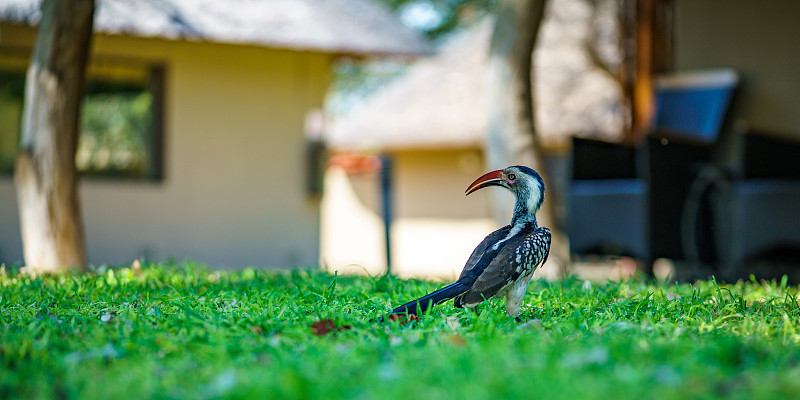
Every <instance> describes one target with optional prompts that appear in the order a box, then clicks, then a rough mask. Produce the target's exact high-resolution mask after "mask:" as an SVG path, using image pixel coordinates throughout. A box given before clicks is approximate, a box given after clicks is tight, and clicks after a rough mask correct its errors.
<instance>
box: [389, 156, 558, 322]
mask: <svg viewBox="0 0 800 400" xmlns="http://www.w3.org/2000/svg"><path fill="white" fill-rule="evenodd" d="M488 186H500V187H504V188H506V189H508V190H509V191H511V193H513V194H514V196H515V197H516V202H515V204H514V216H513V217H512V218H511V224H509V225H506V226H504V227H502V228H500V229H498V230H496V231H494V232H492V233H490V234H489V236H486V238H485V239H483V241H482V242H481V243H480V244H479V245H478V247H476V248H475V250H473V252H472V255H470V256H469V259H468V260H467V264H466V265H464V269H463V270H462V271H461V276H459V278H458V280H457V281H456V282H455V283H453V284H450V285H447V286H445V287H443V288H441V289H439V290H437V291H435V292H433V293H431V294H428V295H426V296H423V297H420V298H419V299H416V300H413V301H410V302H408V303H406V304H403V305H402V306H399V307H397V308H395V309H394V310H392V312H391V314H390V315H392V314H414V315H416V314H417V313H418V312H419V313H422V312H425V310H427V309H428V308H429V307H431V306H433V305H436V304H439V303H442V302H445V301H447V300H449V299H454V303H455V306H456V307H467V308H474V307H475V306H477V305H478V304H480V303H482V302H483V301H484V300H488V299H490V298H492V297H502V296H505V297H506V312H507V313H508V315H509V316H511V317H516V316H517V315H519V308H520V305H521V304H522V298H523V297H524V296H525V291H526V290H527V288H528V283H530V281H531V277H533V272H534V270H535V269H536V267H537V266H540V265H543V264H544V262H545V261H546V260H547V255H548V254H549V252H550V229H548V228H546V227H543V226H542V227H540V226H538V224H537V223H536V212H537V211H539V208H541V206H542V203H543V202H544V182H543V181H542V177H541V176H539V174H538V173H537V172H536V171H534V170H533V169H530V168H528V167H523V166H511V167H508V168H505V169H501V170H497V171H492V172H489V173H487V174H485V175H483V176H481V177H480V178H478V179H476V180H475V182H472V184H471V185H469V187H468V188H467V190H466V194H467V195H469V194H470V193H472V192H474V191H476V190H478V189H482V188H485V187H488Z"/></svg>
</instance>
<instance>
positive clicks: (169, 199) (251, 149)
mask: <svg viewBox="0 0 800 400" xmlns="http://www.w3.org/2000/svg"><path fill="white" fill-rule="evenodd" d="M32 40H33V38H32V34H31V32H30V31H28V30H22V29H19V28H9V27H4V29H3V30H2V32H0V46H27V45H30V43H32ZM93 52H94V53H95V54H103V55H104V56H114V57H117V56H118V57H121V58H120V59H122V58H134V59H137V60H138V61H145V62H156V63H162V64H163V65H164V66H165V67H166V77H165V83H166V87H165V96H166V98H165V107H166V110H165V129H164V131H165V179H164V181H163V182H160V183H130V182H114V181H90V180H85V181H84V182H83V183H82V185H81V191H80V195H81V202H82V206H83V213H84V220H85V223H86V234H87V247H88V252H89V261H90V262H91V263H92V264H102V263H109V264H120V263H130V262H131V261H132V260H133V259H134V258H138V257H142V256H146V257H149V258H151V259H154V260H156V261H161V260H165V259H167V258H169V257H174V258H176V259H178V260H180V259H183V258H190V259H194V260H198V261H201V262H204V263H208V264H209V265H211V266H214V267H217V266H226V267H242V266H248V265H253V266H264V267H290V266H309V265H317V264H318V260H319V201H318V200H314V199H309V198H308V197H307V196H306V195H305V192H304V181H303V179H304V159H303V155H304V153H303V151H304V144H305V139H304V136H303V120H304V117H305V113H306V111H307V110H308V109H310V108H313V107H320V106H321V104H322V99H323V96H324V93H325V90H326V87H327V78H328V71H329V67H330V62H331V57H330V56H329V55H324V54H315V53H302V52H291V51H278V50H269V49H264V48H257V47H249V46H227V45H217V44H208V43H187V42H168V41H162V40H146V39H133V38H125V37H108V36H100V37H96V39H95V42H94V49H93ZM0 252H1V253H0V254H2V255H0V257H2V258H0V262H15V261H18V260H20V259H21V257H22V249H21V244H20V238H19V222H18V216H17V208H16V200H15V194H14V189H13V182H12V181H11V179H10V178H9V177H0Z"/></svg>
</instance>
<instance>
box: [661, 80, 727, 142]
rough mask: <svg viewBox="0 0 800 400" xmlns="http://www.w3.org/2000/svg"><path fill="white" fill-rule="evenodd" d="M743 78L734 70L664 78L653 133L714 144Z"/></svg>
mask: <svg viewBox="0 0 800 400" xmlns="http://www.w3.org/2000/svg"><path fill="white" fill-rule="evenodd" d="M738 84H739V76H738V75H737V74H736V72H735V71H733V70H731V69H716V70H708V71H693V72H681V73H674V74H669V75H663V76H660V77H658V78H657V79H656V82H655V87H656V90H655V92H656V93H655V101H656V114H655V118H654V122H653V130H654V131H661V132H668V133H670V134H673V135H676V136H682V137H686V138H689V139H694V140H699V141H702V142H705V143H713V142H715V141H716V140H717V138H718V136H719V132H720V129H721V128H722V122H723V121H724V118H725V114H726V112H727V111H728V106H729V105H730V101H731V98H732V97H733V92H734V90H735V89H736V86H737V85H738Z"/></svg>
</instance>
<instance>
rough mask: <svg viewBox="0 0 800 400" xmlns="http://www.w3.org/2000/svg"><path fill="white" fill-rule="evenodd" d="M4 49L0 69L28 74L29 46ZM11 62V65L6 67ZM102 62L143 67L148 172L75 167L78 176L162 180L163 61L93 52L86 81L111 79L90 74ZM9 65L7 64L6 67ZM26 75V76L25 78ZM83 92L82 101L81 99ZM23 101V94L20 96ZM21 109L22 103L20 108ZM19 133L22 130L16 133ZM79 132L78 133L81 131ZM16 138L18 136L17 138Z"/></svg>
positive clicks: (2, 173) (2, 172)
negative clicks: (136, 173) (18, 66)
mask: <svg viewBox="0 0 800 400" xmlns="http://www.w3.org/2000/svg"><path fill="white" fill-rule="evenodd" d="M0 50H2V52H3V57H2V58H6V59H9V60H11V62H9V63H8V64H6V65H4V64H2V63H0V71H2V72H4V73H21V74H22V75H23V76H25V75H26V74H27V69H28V67H29V65H30V57H31V50H30V49H26V48H18V47H17V48H11V47H6V46H0ZM20 59H25V60H26V66H25V67H22V69H21V70H19V71H15V70H14V69H15V68H14V67H13V65H14V64H15V62H17V60H20ZM8 65H12V67H8ZM101 66H112V67H121V68H131V69H141V70H143V71H145V74H146V83H145V84H144V85H143V87H144V88H145V89H146V90H147V91H148V92H149V93H150V96H151V104H150V125H151V126H150V129H149V132H148V133H149V136H150V137H148V138H146V139H147V141H148V143H147V146H146V147H147V151H148V161H147V163H148V166H147V173H146V174H145V175H144V176H141V177H135V176H124V175H116V174H113V173H109V174H104V173H102V172H85V171H78V173H79V176H80V179H81V180H86V181H109V182H115V183H123V182H124V183H132V184H136V183H138V184H160V183H163V182H164V181H165V178H166V174H165V163H166V161H165V157H166V153H165V142H166V138H165V130H166V128H165V93H166V84H167V81H166V75H167V72H166V69H167V68H166V63H165V62H163V61H155V60H145V59H140V58H135V57H123V56H106V55H92V56H90V59H89V62H88V65H87V71H86V79H87V84H88V83H89V82H91V81H92V80H96V81H100V82H102V81H112V82H113V79H110V80H109V79H107V78H105V77H103V76H102V74H99V75H98V74H93V73H92V70H93V69H95V68H100V67H101ZM6 67H8V68H6ZM24 79H26V78H24ZM85 96H86V93H84V97H83V98H82V99H81V101H84V99H85ZM22 101H23V103H24V98H23V100H22ZM22 112H23V113H24V105H23V111H22ZM20 129H22V122H20ZM19 134H20V135H21V132H20V133H19ZM80 134H81V133H79V135H80ZM17 140H18V141H19V137H18V139H17ZM13 171H14V169H13V167H12V168H11V169H10V170H0V178H3V177H11V176H13V173H14V172H13Z"/></svg>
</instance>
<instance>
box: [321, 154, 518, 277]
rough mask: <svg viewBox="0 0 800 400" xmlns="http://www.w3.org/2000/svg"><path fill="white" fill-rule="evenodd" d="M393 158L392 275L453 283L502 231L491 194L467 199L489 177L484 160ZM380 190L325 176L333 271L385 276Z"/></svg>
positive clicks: (325, 253)
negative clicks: (481, 179) (476, 251)
mask: <svg viewBox="0 0 800 400" xmlns="http://www.w3.org/2000/svg"><path fill="white" fill-rule="evenodd" d="M392 157H393V161H394V164H393V165H394V174H393V185H394V186H393V192H394V198H393V202H394V219H393V223H392V228H391V236H392V273H393V274H395V275H398V276H400V277H416V278H433V279H440V280H445V281H446V280H453V279H454V278H456V277H458V275H459V274H460V273H461V269H462V268H463V267H464V263H465V262H466V261H467V258H468V257H469V255H470V254H471V253H472V250H473V249H474V248H475V246H477V245H478V243H480V241H481V240H483V238H484V237H485V236H486V235H487V234H489V232H491V231H493V230H494V229H497V228H499V227H500V226H499V225H498V224H497V223H496V222H494V221H493V220H492V218H491V217H490V214H489V203H488V192H484V191H479V192H476V193H475V194H472V195H470V196H468V197H465V196H464V190H465V189H466V188H467V186H468V185H469V184H470V183H472V181H474V180H475V179H476V178H477V177H479V176H480V175H482V174H483V173H484V172H486V171H484V167H483V159H482V156H481V152H480V151H479V150H477V149H456V150H427V151H413V150H411V151H398V152H393V153H392ZM379 190H380V186H379V181H378V177H377V176H370V175H366V176H365V175H348V174H347V173H345V171H344V170H342V169H341V168H339V167H331V168H329V169H328V171H327V174H326V177H325V195H324V197H323V202H322V214H323V219H322V260H323V263H324V264H325V266H326V268H327V269H328V270H330V271H339V272H341V273H367V274H371V275H377V274H381V273H383V272H384V271H385V270H386V253H385V252H386V247H385V234H384V227H383V219H382V217H381V209H380V206H379V204H380V195H379ZM510 195H511V194H509V196H510Z"/></svg>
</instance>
